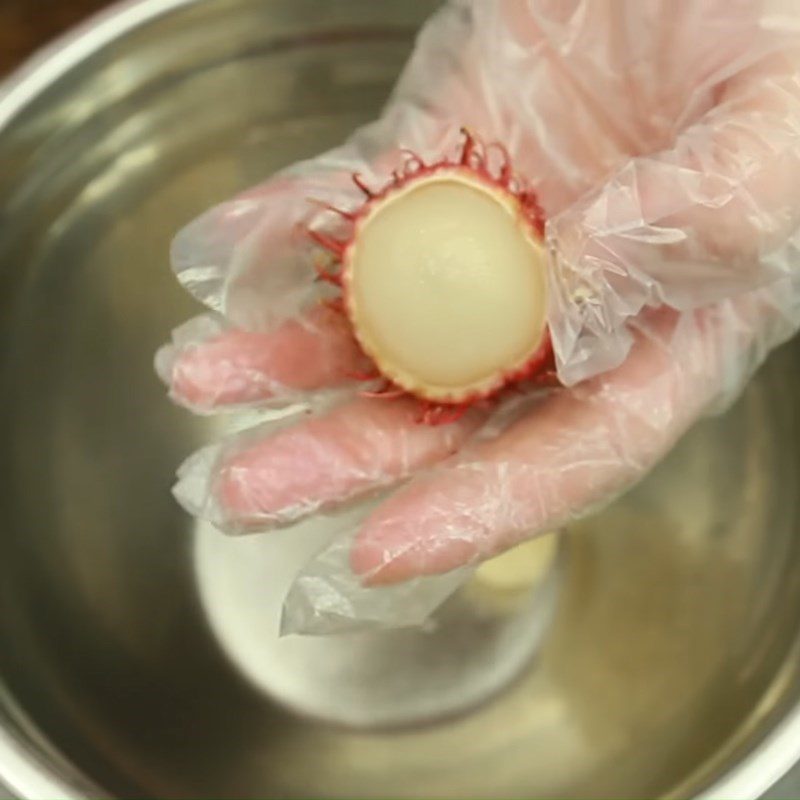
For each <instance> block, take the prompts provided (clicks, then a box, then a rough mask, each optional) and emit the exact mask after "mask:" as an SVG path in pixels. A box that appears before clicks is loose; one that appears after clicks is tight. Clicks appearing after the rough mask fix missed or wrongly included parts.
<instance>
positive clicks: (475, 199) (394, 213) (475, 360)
mask: <svg viewBox="0 0 800 800" xmlns="http://www.w3.org/2000/svg"><path fill="white" fill-rule="evenodd" d="M463 134H464V142H463V144H462V146H461V149H460V152H459V153H458V155H457V157H456V159H455V160H448V159H443V160H442V161H439V162H437V163H435V164H425V163H424V162H423V161H422V160H421V159H420V158H419V157H418V156H417V155H415V154H414V153H411V152H408V151H406V160H405V163H404V165H403V167H402V169H400V170H396V171H395V172H394V173H393V175H392V179H391V180H390V181H389V182H388V183H387V184H386V185H385V186H384V187H383V188H381V189H380V190H378V191H372V190H371V189H370V188H369V187H368V186H366V185H365V183H364V182H363V180H362V179H361V178H360V176H359V175H353V181H354V183H355V184H356V186H358V188H359V189H360V190H361V191H362V193H363V194H364V197H365V200H364V203H363V204H362V206H361V207H360V208H358V209H357V210H355V211H353V212H349V211H343V210H341V209H338V208H335V207H333V206H328V205H326V206H325V208H326V209H327V210H329V211H331V212H334V213H336V214H337V215H338V216H339V217H340V218H341V219H342V220H343V221H344V223H345V224H346V225H347V227H348V228H349V236H347V237H346V238H337V237H335V236H332V235H330V234H328V233H324V232H320V231H317V230H309V235H310V237H311V238H312V239H313V241H314V242H316V244H318V245H319V246H320V247H322V248H323V250H324V251H325V254H326V255H325V256H324V257H322V258H320V259H318V260H317V262H316V264H315V266H316V269H317V272H318V276H319V279H320V280H323V281H326V282H328V283H330V284H332V285H334V286H335V287H337V288H339V289H340V290H341V295H340V296H338V297H335V298H333V299H332V301H331V302H330V305H331V307H333V308H335V309H337V310H338V311H340V312H342V313H343V314H345V315H346V316H347V317H348V319H349V321H350V323H351V325H352V329H353V334H354V336H355V338H356V340H357V341H358V343H359V345H360V346H361V348H362V349H363V350H364V352H365V353H366V354H367V355H368V356H369V357H370V359H371V360H372V362H373V364H374V371H373V372H371V373H369V374H365V375H359V376H354V377H357V378H359V379H361V380H365V381H376V380H377V381H380V385H379V388H378V389H376V390H374V391H371V392H365V394H367V395H369V396H374V397H383V398H389V397H398V396H402V395H412V396H414V397H416V398H417V399H418V400H419V401H420V409H421V413H420V419H421V421H422V422H425V423H427V424H431V425H437V424H445V423H448V422H452V421H454V420H456V419H458V418H460V417H461V416H462V415H463V414H464V413H465V412H466V411H467V410H468V409H469V408H470V407H472V406H473V405H475V404H476V403H479V402H485V401H489V400H491V399H493V398H496V397H497V396H498V395H500V394H501V393H502V392H504V391H506V390H508V389H509V388H513V387H517V386H518V385H519V384H520V383H522V382H529V381H535V382H537V383H553V382H554V370H553V353H552V347H551V343H550V336H549V332H548V329H547V322H546V305H547V304H546V299H547V298H546V293H547V280H546V271H545V270H546V259H545V254H544V248H543V234H544V214H543V212H542V209H541V207H540V205H539V203H538V201H537V199H536V196H535V194H534V193H533V192H532V191H530V190H528V189H526V188H524V187H523V186H522V184H521V183H520V181H519V180H518V179H517V178H516V177H515V176H514V174H513V171H512V168H511V163H510V159H509V157H508V153H507V152H506V150H505V148H503V147H502V146H501V145H497V144H494V145H489V146H484V145H483V144H482V143H481V142H480V141H479V140H478V139H476V138H475V137H474V136H473V135H471V134H470V133H468V132H467V131H463ZM493 151H496V152H497V154H498V155H499V160H500V163H499V165H498V166H497V167H496V168H492V167H490V153H491V152H493Z"/></svg>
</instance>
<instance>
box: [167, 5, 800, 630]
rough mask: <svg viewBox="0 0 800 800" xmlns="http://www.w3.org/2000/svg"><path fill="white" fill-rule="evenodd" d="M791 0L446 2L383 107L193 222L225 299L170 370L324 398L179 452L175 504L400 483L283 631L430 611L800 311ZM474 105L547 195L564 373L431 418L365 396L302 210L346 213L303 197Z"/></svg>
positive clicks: (429, 143) (314, 223) (666, 444)
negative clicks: (328, 305)
mask: <svg viewBox="0 0 800 800" xmlns="http://www.w3.org/2000/svg"><path fill="white" fill-rule="evenodd" d="M790 5H791V4H786V3H779V2H777V0H776V2H773V3H763V4H760V3H756V2H752V0H746V1H745V0H741V1H740V2H732V0H716V1H715V0H702V2H701V1H700V0H698V1H697V2H690V3H685V4H680V5H679V6H676V5H675V4H674V3H671V2H667V0H630V2H622V1H621V0H600V1H599V2H597V0H591V2H590V1H589V0H586V2H580V1H579V0H573V1H572V2H562V1H561V0H558V1H557V0H527V2H521V0H510V2H497V3H485V2H479V0H476V1H475V2H472V3H467V2H452V3H450V4H449V5H447V6H445V7H444V8H443V10H442V11H440V12H439V13H438V14H437V15H436V16H434V17H433V18H432V19H431V20H430V22H429V23H428V24H427V25H426V26H425V28H424V29H423V30H422V32H421V34H420V36H419V40H418V43H417V46H416V49H415V52H414V54H413V56H412V58H411V60H410V62H409V64H408V66H407V68H406V70H405V72H404V74H403V76H402V77H401V79H400V82H399V84H398V86H397V88H396V90H395V92H394V93H393V95H392V97H391V99H390V101H389V104H388V106H387V108H386V110H385V112H384V114H383V115H382V117H381V118H380V119H379V120H378V121H377V122H375V123H373V124H371V125H368V126H366V127H365V128H363V129H361V130H359V131H357V132H356V133H355V134H354V135H353V136H352V138H351V139H350V140H349V141H348V142H347V143H346V144H345V145H344V146H342V147H341V148H339V149H337V150H334V151H332V152H330V153H327V154H325V155H323V156H320V157H318V158H316V159H313V160H311V161H308V162H304V163H301V164H299V165H296V166H295V167H293V168H291V169H289V170H287V171H286V172H284V173H282V174H280V175H279V176H277V177H275V178H273V179H272V180H270V181H269V182H268V183H267V184H265V185H264V186H261V187H259V188H256V189H254V190H252V191H250V192H248V193H246V194H244V195H242V196H241V197H238V198H236V199H234V200H232V201H230V202H228V203H226V204H224V205H222V206H220V207H218V208H215V209H213V210H211V211H210V212H208V213H207V214H206V215H204V216H203V217H201V218H200V219H199V220H197V221H195V222H194V223H192V224H191V225H189V226H188V227H187V228H186V229H185V230H183V231H182V232H181V233H180V234H179V235H178V237H177V238H176V240H175V244H174V249H173V263H174V267H175V270H176V272H177V275H178V277H179V279H180V280H181V282H182V283H183V284H184V285H185V286H186V287H187V288H188V289H189V290H190V291H191V292H193V293H194V294H195V295H196V296H197V297H198V298H199V299H201V300H203V301H204V302H206V303H207V304H208V305H209V306H211V308H212V309H214V310H215V311H217V312H219V315H220V317H221V318H222V319H224V322H222V321H221V320H220V319H219V318H217V319H215V320H209V319H206V320H205V321H203V322H199V323H198V322H197V321H195V322H194V323H192V324H190V325H189V326H185V327H184V328H182V329H179V331H178V332H177V334H176V336H175V337H174V341H173V343H172V344H171V345H169V346H167V347H166V348H164V349H163V350H162V351H161V352H160V353H159V355H158V358H157V367H158V369H159V372H160V373H161V375H162V376H163V377H164V379H165V380H166V381H167V383H168V384H169V386H170V391H171V396H172V397H173V398H174V399H175V400H176V401H177V402H179V403H181V404H183V405H185V406H187V407H189V408H191V409H194V410H196V411H200V412H210V411H217V410H223V409H230V408H232V407H237V406H240V405H255V406H259V405H276V404H277V405H281V404H284V405H285V404H287V403H290V402H295V401H297V400H303V401H306V402H308V403H310V405H311V407H312V408H313V413H312V414H311V415H308V416H305V417H303V418H301V419H299V420H298V419H297V418H296V417H295V418H286V419H283V420H282V421H280V422H278V423H266V424H265V425H262V426H261V427H258V428H255V429H252V430H249V431H246V432H245V433H243V434H239V435H237V436H236V437H234V438H233V439H231V440H230V441H228V442H224V443H222V444H220V445H215V446H213V447H212V448H209V449H207V450H205V451H203V452H201V453H200V454H198V455H196V456H194V457H192V458H191V459H189V461H188V462H187V463H186V464H184V466H183V467H182V468H181V470H180V472H179V476H180V478H179V481H178V484H177V486H176V489H175V491H176V495H177V497H178V498H179V500H180V501H181V502H182V503H183V504H184V505H185V506H186V508H188V509H189V510H190V511H191V512H192V513H194V514H197V515H200V516H205V517H207V518H209V519H211V520H212V521H213V522H214V523H215V524H217V525H218V526H220V527H222V528H224V529H226V530H229V531H232V532H242V531H251V530H253V531H261V530H265V529H268V528H270V527H274V526H276V525H280V524H286V523H289V522H293V521H295V520H297V519H300V518H301V517H303V516H305V515H308V514H311V513H314V512H317V511H320V510H323V511H329V510H332V509H335V508H337V507H339V506H341V505H342V504H345V503H347V502H348V501H351V500H353V499H357V498H363V497H367V496H369V497H374V492H375V490H376V489H387V488H389V487H393V486H395V485H396V484H399V483H401V482H402V483H403V485H402V486H401V487H400V488H399V489H397V490H396V491H395V492H394V493H393V494H391V495H390V496H388V497H387V498H385V499H381V501H380V502H377V503H374V502H373V503H371V505H370V506H368V507H367V506H365V507H364V513H363V514H362V519H361V520H360V521H359V523H358V524H356V525H355V526H354V527H353V526H350V527H348V528H346V529H344V530H342V531H339V532H338V534H337V536H336V537H335V538H334V539H333V540H332V542H331V544H330V546H329V547H328V549H326V550H325V551H324V552H322V553H320V554H319V555H318V556H317V557H316V559H315V560H314V561H313V562H312V563H311V564H309V565H308V567H307V568H306V570H305V571H304V573H303V574H301V576H299V578H298V580H297V582H296V584H295V587H294V589H293V590H292V591H291V592H290V594H289V598H288V601H287V607H286V609H285V615H286V616H285V627H286V629H287V630H300V631H322V632H325V631H330V630H336V629H343V628H352V627H357V626H358V625H359V624H369V623H372V624H382V625H393V624H407V623H409V622H419V621H421V620H423V619H424V618H425V616H426V615H427V614H428V613H429V612H430V611H431V609H432V608H433V607H434V606H435V605H436V603H438V602H440V601H441V600H442V598H443V597H444V596H446V594H447V593H448V592H450V591H452V588H453V587H454V586H456V585H457V583H458V581H459V580H461V579H462V577H463V575H464V574H465V570H463V569H462V570H458V569H457V568H459V567H465V566H469V565H474V564H476V563H478V562H479V561H481V560H482V559H485V558H488V557H490V556H492V555H494V554H496V553H498V552H500V551H502V550H504V549H506V548H508V547H510V546H512V545H514V544H515V543H517V542H519V541H521V540H522V539H524V538H526V537H530V536H533V535H536V534H537V533H540V532H542V531H546V530H550V529H552V528H553V527H555V526H558V525H561V524H563V523H564V522H566V521H568V520H569V519H571V518H573V517H574V516H576V515H579V514H583V513H586V512H587V511H588V510H591V509H593V508H596V507H597V506H598V505H599V504H602V503H604V502H606V501H607V500H609V499H611V498H612V497H614V496H616V495H617V494H618V493H619V492H621V491H622V490H624V489H625V488H627V487H628V486H630V485H631V484H633V483H634V482H635V481H636V480H638V479H639V478H640V477H642V476H643V475H644V474H645V473H646V472H647V471H648V470H649V469H650V468H651V467H652V466H653V465H654V464H655V463H656V462H657V461H658V459H660V458H661V457H662V456H663V455H664V454H665V453H666V452H667V451H668V450H669V448H670V447H672V445H673V444H674V443H675V441H676V440H677V439H678V438H679V437H680V436H681V435H682V434H683V432H684V431H685V430H686V429H687V428H688V427H689V426H690V425H691V424H692V423H693V422H694V421H695V420H696V419H697V418H698V417H699V416H700V415H702V414H703V413H706V412H709V411H716V410H719V409H720V408H722V407H724V406H725V405H726V404H727V403H728V402H729V401H730V400H731V399H732V398H734V397H735V396H736V394H737V393H738V392H739V390H740V389H741V387H742V385H743V384H744V382H745V381H746V380H747V379H748V377H749V376H750V375H751V374H752V371H753V370H754V369H755V368H756V366H757V365H758V364H759V363H760V362H761V361H762V360H763V358H764V357H765V356H766V354H767V353H768V351H769V350H770V349H771V348H773V347H775V346H776V345H777V344H779V343H780V342H782V341H783V340H785V339H786V338H788V337H789V336H790V335H792V334H793V333H794V331H795V330H796V329H797V327H798V326H800V302H799V301H800V291H798V288H799V286H798V283H799V282H800V279H798V278H797V277H796V275H797V272H798V269H797V267H798V265H800V259H798V257H797V253H796V250H797V247H798V244H799V243H800V230H799V226H800V192H798V190H797V188H796V187H797V185H798V179H800V70H799V69H798V65H799V64H800V13H798V12H797V11H795V10H793V8H792V9H791V10H790ZM462 125H466V126H468V127H470V128H471V129H473V130H474V131H475V132H476V133H477V134H478V135H479V136H481V138H482V139H483V140H484V141H487V142H491V141H498V142H502V143H503V144H504V145H505V146H506V147H507V148H508V150H509V152H510V154H511V157H512V160H513V163H514V168H515V171H516V172H517V173H518V174H520V175H521V176H523V177H524V179H525V180H526V181H528V182H530V184H531V186H532V187H533V189H534V190H535V192H536V193H537V195H538V198H539V200H540V202H541V204H542V206H543V207H544V209H545V212H546V214H547V217H548V223H547V229H546V240H547V248H548V253H549V308H548V323H549V326H550V331H551V335H552V339H553V344H554V349H555V354H556V360H557V367H558V374H559V377H560V379H561V381H562V383H563V384H564V387H565V388H562V389H558V390H555V391H552V392H549V393H547V394H546V395H544V396H542V395H541V394H538V395H536V396H531V397H528V398H519V399H516V400H514V401H512V402H510V403H505V404H501V405H500V406H499V407H498V408H497V409H496V410H495V411H493V412H491V413H489V412H486V411H484V410H473V411H472V412H470V414H468V415H467V416H466V417H465V418H464V419H462V420H461V421H459V422H457V423H455V424H452V425H446V426H441V427H427V426H424V425H419V424H417V423H416V421H415V412H414V409H413V403H410V402H409V401H406V400H402V399H401V400H395V401H387V400H380V401H378V400H367V399H361V398H358V397H357V396H356V395H357V393H358V391H359V390H360V389H361V388H363V387H362V385H361V384H359V383H357V382H355V381H353V380H352V379H351V378H349V377H348V376H350V375H352V374H353V373H357V372H359V371H362V370H363V369H364V367H365V365H364V359H363V356H362V355H361V354H360V352H359V350H358V348H357V347H356V346H355V344H354V342H353V340H352V338H351V336H350V333H349V331H348V328H347V324H346V322H345V321H344V320H343V319H342V318H341V317H339V316H338V315H336V314H334V313H332V312H330V311H328V310H326V309H325V308H324V307H322V306H320V305H319V299H320V297H321V292H322V291H323V290H322V289H321V288H320V285H319V284H315V283H314V282H313V280H312V277H311V276H312V269H311V266H310V258H311V253H310V250H309V247H308V244H307V241H306V239H305V238H304V237H303V235H302V234H301V233H299V232H298V227H299V226H300V225H301V224H302V225H309V226H311V227H312V228H315V229H320V230H331V229H332V226H333V225H335V222H334V221H333V220H332V219H331V216H330V215H329V214H326V213H325V212H324V211H321V210H320V209H319V208H318V207H317V206H314V205H312V204H310V203H309V202H308V201H309V199H314V200H319V201H323V202H328V203H333V204H334V205H336V206H338V207H340V208H345V209H347V208H354V207H356V206H357V205H358V204H359V202H360V200H361V196H360V194H359V193H358V192H357V190H356V189H355V187H354V186H353V184H352V182H351V180H350V175H351V173H354V172H357V173H360V174H361V175H362V177H363V178H364V180H365V182H366V183H368V184H371V185H373V186H376V187H378V186H381V185H383V183H385V182H386V181H387V179H388V177H389V174H390V172H391V170H392V169H394V168H396V167H397V166H398V165H399V164H400V155H399V153H400V149H401V148H410V149H411V150H413V151H415V152H416V153H418V154H419V155H420V156H421V157H422V158H423V159H425V160H437V159H439V158H441V157H443V156H446V155H452V153H453V152H454V150H455V148H456V145H457V143H458V136H459V133H458V132H459V129H460V127H461V126H462ZM453 570H455V572H450V571H453ZM444 573H449V574H447V575H445V577H444V578H442V579H440V580H435V579H422V578H421V576H428V575H441V574H444ZM409 581H410V582H409ZM403 582H406V583H403ZM376 587H377V588H376Z"/></svg>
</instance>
